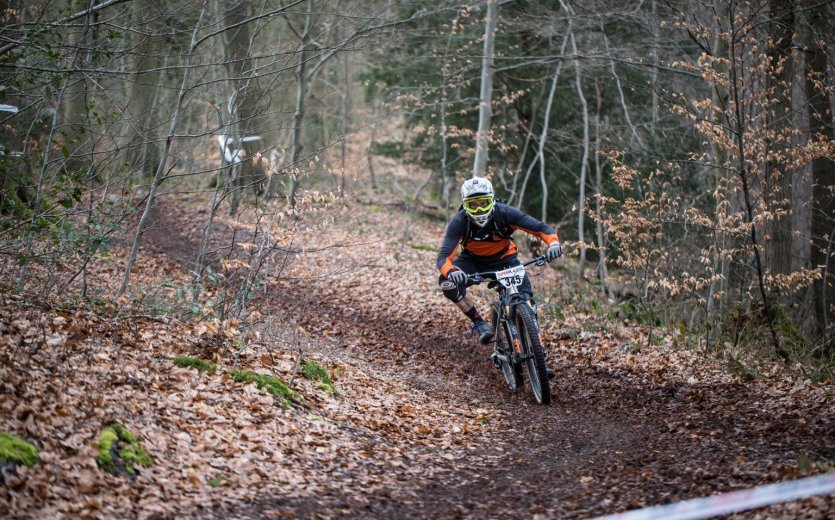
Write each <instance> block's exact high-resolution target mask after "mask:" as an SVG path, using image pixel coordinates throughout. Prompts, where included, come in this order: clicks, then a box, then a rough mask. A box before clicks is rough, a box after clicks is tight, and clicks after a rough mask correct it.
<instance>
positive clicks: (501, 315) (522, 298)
mask: <svg viewBox="0 0 835 520" xmlns="http://www.w3.org/2000/svg"><path fill="white" fill-rule="evenodd" d="M531 264H536V265H538V266H542V265H545V256H539V257H537V258H534V259H532V260H529V261H527V262H525V263H523V264H521V265H522V267H527V266H529V265H531ZM498 272H499V271H485V272H483V273H473V274H471V275H469V276H468V278H467V285H468V286H469V285H477V284H480V283H483V282H485V281H489V283H488V285H487V287H488V288H489V289H495V290H496V291H497V292H498V293H499V300H498V301H497V302H496V304H497V305H496V307H497V308H498V316H497V318H496V323H495V325H496V331H495V335H494V339H493V343H496V342H497V341H499V334H501V333H502V332H505V334H506V336H507V339H508V340H509V341H510V344H509V345H508V347H510V352H509V354H510V357H509V358H508V356H505V355H504V354H502V353H498V354H497V355H498V358H499V359H500V360H501V361H505V362H508V363H509V364H510V365H512V366H518V365H521V364H522V363H524V362H525V361H526V360H527V359H529V358H530V357H531V355H530V354H525V353H523V352H522V349H521V345H520V342H519V331H518V330H517V329H516V308H517V307H518V306H519V305H521V304H524V305H528V298H527V297H526V295H524V294H522V293H520V292H519V288H518V285H511V286H510V287H507V286H505V285H502V284H501V283H499V282H498V281H497V279H496V275H497V273H498ZM499 327H501V329H502V330H499Z"/></svg>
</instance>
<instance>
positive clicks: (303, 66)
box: [287, 0, 313, 207]
mask: <svg viewBox="0 0 835 520" xmlns="http://www.w3.org/2000/svg"><path fill="white" fill-rule="evenodd" d="M312 26H313V0H310V2H308V4H307V16H306V17H305V21H304V30H303V31H302V34H301V37H302V38H301V40H302V41H301V52H300V55H299V64H298V66H297V68H296V82H297V84H296V111H295V112H294V113H293V155H292V158H291V159H290V167H291V168H292V171H291V173H290V193H289V194H288V195H287V202H288V203H289V204H290V206H291V207H295V206H296V193H297V191H298V189H299V174H300V173H301V172H300V170H299V166H298V165H299V160H300V159H301V154H302V149H303V148H304V142H303V140H302V135H303V133H302V122H303V121H304V107H305V100H306V99H307V84H308V77H307V55H308V51H307V45H308V43H309V40H310V29H311V27H312Z"/></svg>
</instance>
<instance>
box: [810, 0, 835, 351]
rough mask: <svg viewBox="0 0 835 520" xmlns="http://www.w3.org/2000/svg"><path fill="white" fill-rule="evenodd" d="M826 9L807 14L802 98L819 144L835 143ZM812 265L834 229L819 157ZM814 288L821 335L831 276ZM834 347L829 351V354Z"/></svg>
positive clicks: (831, 181)
mask: <svg viewBox="0 0 835 520" xmlns="http://www.w3.org/2000/svg"><path fill="white" fill-rule="evenodd" d="M827 10H828V9H827V6H825V5H819V6H818V7H816V8H814V9H813V10H811V12H810V13H809V14H808V17H809V22H810V24H811V26H812V29H813V36H812V37H811V39H812V41H811V42H810V45H809V47H810V50H809V51H808V53H807V56H808V58H809V61H808V70H809V73H808V75H807V81H806V97H807V99H808V100H809V113H810V115H811V119H810V131H811V135H812V136H813V137H815V138H817V139H821V140H824V139H825V140H830V141H831V140H833V139H835V131H833V128H832V126H831V124H827V123H828V122H831V121H832V114H831V112H830V109H831V96H832V95H833V93H832V91H831V88H832V87H831V85H830V86H829V89H826V85H829V83H828V80H829V79H830V78H831V77H830V76H829V70H830V69H831V64H830V63H828V55H827V49H826V47H825V43H824V41H823V40H821V39H819V38H823V36H822V35H825V34H829V35H831V34H832V30H833V27H832V25H833V24H832V17H831V13H829V12H827ZM812 178H813V181H814V184H813V193H812V241H813V244H812V265H828V262H829V256H830V250H831V243H830V237H831V235H832V230H833V228H835V196H833V193H832V191H831V188H832V186H835V163H833V161H832V158H831V157H819V158H817V159H815V160H814V161H812ZM822 274H824V275H825V276H823V277H822V278H821V279H819V280H817V281H816V282H815V285H814V291H815V316H816V318H817V322H818V326H819V327H820V330H821V332H827V331H828V330H829V327H830V326H831V324H832V304H833V303H835V276H833V275H832V273H831V271H829V270H828V269H827V270H826V271H825V272H824V273H822ZM833 349H835V347H830V352H832V351H833Z"/></svg>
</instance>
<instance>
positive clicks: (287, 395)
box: [229, 370, 304, 408]
mask: <svg viewBox="0 0 835 520" xmlns="http://www.w3.org/2000/svg"><path fill="white" fill-rule="evenodd" d="M229 375H231V376H232V379H233V380H234V381H235V382H236V383H253V382H254V383H255V385H256V386H257V387H258V388H259V389H261V388H263V389H265V390H266V391H267V392H269V393H270V394H272V395H274V396H275V397H276V399H278V401H279V403H280V404H281V406H282V407H284V408H290V407H291V406H292V405H293V403H294V402H296V403H303V402H304V398H303V397H302V396H301V394H299V393H298V392H294V391H293V390H291V389H290V387H288V386H287V384H286V383H284V381H282V380H280V379H278V378H277V377H274V376H271V375H267V374H259V373H257V372H252V371H249V370H244V371H242V370H232V371H231V372H229Z"/></svg>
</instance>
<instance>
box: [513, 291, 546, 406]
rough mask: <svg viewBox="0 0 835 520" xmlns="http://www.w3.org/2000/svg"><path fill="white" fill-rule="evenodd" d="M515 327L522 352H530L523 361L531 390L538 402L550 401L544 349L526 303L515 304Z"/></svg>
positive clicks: (531, 312)
mask: <svg viewBox="0 0 835 520" xmlns="http://www.w3.org/2000/svg"><path fill="white" fill-rule="evenodd" d="M516 328H517V331H518V333H519V341H521V342H522V352H523V353H525V354H531V355H532V357H530V358H528V359H527V360H526V361H525V366H526V367H527V368H528V376H529V377H528V379H529V380H530V382H531V390H533V395H534V397H535V398H536V401H537V402H538V403H539V404H549V403H550V402H551V385H550V384H549V382H548V373H547V372H546V370H545V350H544V349H543V348H542V343H541V342H540V341H539V332H537V330H536V322H535V321H534V318H533V310H532V309H531V308H530V307H529V306H528V305H527V304H524V303H523V304H520V305H517V306H516Z"/></svg>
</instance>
